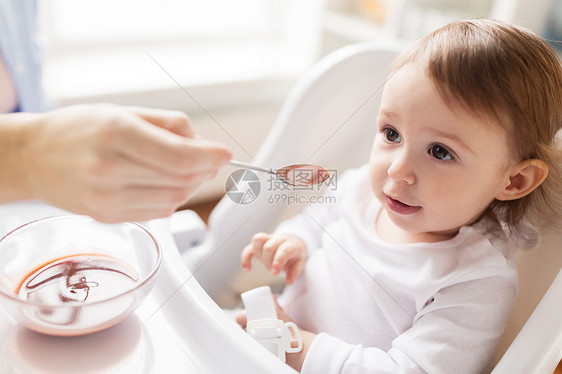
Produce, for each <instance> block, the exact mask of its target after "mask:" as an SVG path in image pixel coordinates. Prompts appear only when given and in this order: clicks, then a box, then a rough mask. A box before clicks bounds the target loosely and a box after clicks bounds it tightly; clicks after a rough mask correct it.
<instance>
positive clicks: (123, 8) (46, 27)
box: [39, 0, 320, 103]
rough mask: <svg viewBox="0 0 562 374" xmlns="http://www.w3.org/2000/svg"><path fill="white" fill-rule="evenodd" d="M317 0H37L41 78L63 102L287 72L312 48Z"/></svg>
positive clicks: (298, 68)
mask: <svg viewBox="0 0 562 374" xmlns="http://www.w3.org/2000/svg"><path fill="white" fill-rule="evenodd" d="M319 3H320V2H318V1H310V2H300V1H298V0H236V1H232V0H159V1H154V0H43V1H42V2H40V3H39V12H40V36H41V39H42V44H43V52H44V53H43V54H44V60H45V72H44V76H45V82H44V83H45V88H46V91H47V94H48V96H50V97H52V98H53V99H54V100H55V101H58V102H61V101H62V102H63V103H64V102H65V100H71V101H72V100H74V99H78V100H84V101H88V100H89V99H92V100H93V99H94V98H95V99H99V98H100V97H102V98H103V97H104V95H120V94H125V93H129V92H140V91H154V90H159V89H160V90H161V89H163V88H166V87H171V86H174V85H177V84H178V83H179V84H181V85H183V86H189V87H193V86H205V85H213V84H214V85H216V84H221V83H224V82H230V83H232V82H248V81H256V80H260V79H271V78H272V77H284V76H297V75H300V74H301V72H302V71H303V69H305V68H306V67H308V66H309V65H310V64H311V63H312V62H314V60H315V58H316V55H317V47H316V46H317V45H318V41H317V38H318V37H319V34H318V32H317V31H316V30H318V26H317V22H318V18H319V13H320V7H319V5H318V4H319ZM174 80H175V81H176V82H174Z"/></svg>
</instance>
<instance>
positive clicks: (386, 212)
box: [239, 20, 562, 374]
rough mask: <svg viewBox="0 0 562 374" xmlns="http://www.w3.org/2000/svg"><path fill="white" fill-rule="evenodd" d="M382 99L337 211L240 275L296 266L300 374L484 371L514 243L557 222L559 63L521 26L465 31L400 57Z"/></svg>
mask: <svg viewBox="0 0 562 374" xmlns="http://www.w3.org/2000/svg"><path fill="white" fill-rule="evenodd" d="M381 100H382V101H381V106H380V109H379V113H378V117H377V120H376V126H377V128H378V131H377V135H376V136H375V139H374V143H373V147H372V153H371V157H370V160H369V163H368V164H367V165H365V166H363V167H361V168H359V169H357V170H353V171H349V172H347V173H346V174H345V175H344V176H343V177H342V178H341V180H340V183H339V189H338V190H337V191H335V192H333V193H334V194H335V196H336V201H337V203H336V204H323V205H322V204H319V205H313V206H309V207H308V208H307V209H306V210H305V211H304V213H302V214H300V215H298V216H297V217H295V218H293V219H291V220H288V221H285V222H283V223H282V224H281V225H280V226H279V227H278V228H277V230H276V231H275V233H273V234H265V233H259V234H256V235H255V236H254V237H253V238H252V241H251V244H250V245H248V246H247V247H246V248H245V249H244V250H243V252H242V256H241V258H242V266H243V268H244V270H245V271H249V270H250V269H251V259H252V257H256V258H258V259H261V261H262V262H263V263H264V265H265V266H266V268H268V269H269V270H270V271H271V273H273V274H279V273H280V272H281V271H285V272H286V282H287V284H289V286H287V287H286V288H285V290H284V292H283V294H282V295H281V296H280V297H279V304H280V306H281V307H282V309H280V310H279V312H280V316H281V317H282V318H283V319H285V320H287V321H289V320H292V321H294V322H295V323H296V324H297V325H298V326H299V329H300V330H301V334H302V336H303V341H304V349H303V351H302V352H301V353H292V354H289V355H288V356H287V362H288V363H289V364H290V365H291V366H292V367H293V368H295V369H296V370H299V371H302V372H303V373H322V374H326V373H363V372H365V373H366V372H369V373H374V372H376V373H379V372H384V373H392V372H400V373H402V372H407V373H425V372H428V373H479V372H482V371H483V370H485V369H486V367H487V366H488V365H489V364H490V361H491V360H492V358H493V355H494V353H495V349H496V345H497V343H498V341H499V339H500V337H501V335H502V333H503V330H504V328H505V325H506V323H507V320H508V317H509V315H510V312H511V309H512V307H513V305H514V303H515V299H516V297H517V282H518V279H517V269H516V264H515V261H514V251H515V249H516V248H532V247H534V246H535V245H536V244H537V241H538V234H537V232H538V230H537V229H536V228H538V227H540V228H547V227H549V226H553V225H554V224H556V223H557V222H558V225H559V222H560V221H559V220H560V218H561V217H560V214H561V213H560V212H561V211H562V207H561V206H560V204H561V201H562V194H561V191H560V189H561V188H562V170H561V167H562V166H561V165H562V156H561V153H562V149H561V147H560V144H559V139H558V138H557V132H558V130H559V129H560V128H561V126H562V104H561V103H562V69H561V66H560V61H559V59H558V57H557V56H556V54H555V53H554V52H553V50H552V49H551V48H550V47H549V46H548V45H547V44H545V43H544V42H543V41H542V39H541V38H540V37H538V36H536V35H535V34H533V33H531V32H529V31H527V30H525V29H521V28H518V27H515V26H512V25H508V24H504V23H501V22H497V21H491V20H472V21H463V22H457V23H453V24H450V25H447V26H445V27H443V28H441V29H439V30H437V31H435V32H433V33H432V34H430V35H428V36H427V37H425V38H423V39H422V40H420V41H419V42H418V43H416V44H415V45H414V46H413V47H412V48H410V49H409V50H408V51H406V52H404V53H403V54H402V55H401V56H400V57H399V58H398V59H397V61H396V62H395V64H394V66H393V68H392V70H391V72H390V75H389V78H388V80H387V82H386V85H385V88H384V91H383V95H382V99H381ZM374 125H375V124H374ZM243 319H244V318H243V317H242V318H239V322H240V323H242V324H243V323H244V322H243Z"/></svg>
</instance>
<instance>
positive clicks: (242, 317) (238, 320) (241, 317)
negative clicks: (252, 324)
mask: <svg viewBox="0 0 562 374" xmlns="http://www.w3.org/2000/svg"><path fill="white" fill-rule="evenodd" d="M236 323H238V324H239V325H240V326H241V327H242V328H246V325H247V324H248V318H247V316H246V312H241V313H240V314H238V315H237V316H236Z"/></svg>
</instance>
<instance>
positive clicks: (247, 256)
mask: <svg viewBox="0 0 562 374" xmlns="http://www.w3.org/2000/svg"><path fill="white" fill-rule="evenodd" d="M252 257H254V246H253V245H251V244H248V245H247V246H245V247H244V249H243V250H242V253H241V254H240V262H241V263H242V269H243V270H244V271H245V272H248V271H250V270H252Z"/></svg>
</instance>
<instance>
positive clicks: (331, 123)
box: [175, 44, 562, 374]
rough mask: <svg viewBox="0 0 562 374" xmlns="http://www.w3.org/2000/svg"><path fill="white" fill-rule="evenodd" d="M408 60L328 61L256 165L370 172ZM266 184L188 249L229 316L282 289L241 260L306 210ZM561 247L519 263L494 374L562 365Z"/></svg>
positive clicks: (350, 52) (348, 55)
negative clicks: (397, 64)
mask: <svg viewBox="0 0 562 374" xmlns="http://www.w3.org/2000/svg"><path fill="white" fill-rule="evenodd" d="M399 52H400V48H398V47H397V46H389V45H381V44H359V45H353V46H348V47H345V48H343V49H341V50H339V51H336V52H334V53H333V54H331V55H329V56H327V57H325V58H324V59H323V60H321V61H320V62H319V63H318V64H317V65H316V66H314V68H313V69H312V70H311V71H310V72H309V73H308V75H306V76H305V77H304V78H303V79H302V80H301V81H300V83H299V84H298V85H297V87H296V88H295V89H294V91H293V92H292V93H291V95H290V96H289V97H288V99H287V100H286V102H285V105H284V106H283V108H282V110H281V112H280V114H279V116H278V119H277V121H276V122H275V124H274V126H273V128H272V129H271V132H270V133H269V135H268V136H267V138H266V140H265V142H264V144H263V145H262V147H261V148H260V151H259V153H258V154H257V156H256V157H255V159H254V160H253V163H255V164H257V165H262V166H266V167H279V166H283V165H289V164H293V163H315V164H319V165H322V166H324V167H326V168H328V169H330V170H336V171H337V173H338V174H339V175H341V174H342V173H343V171H344V170H346V169H348V168H352V167H358V166H360V165H362V164H364V163H365V162H366V161H367V160H368V157H369V152H370V147H371V142H372V139H373V137H374V133H375V131H376V124H375V118H376V114H377V111H378V106H379V102H380V96H381V91H382V86H383V84H384V83H385V80H386V79H387V73H388V70H389V68H390V66H391V64H392V62H393V61H394V59H395V58H396V56H397V55H398V53H399ZM259 177H260V182H261V191H260V195H259V196H258V197H257V199H256V200H255V201H253V202H252V203H248V204H237V203H235V202H233V201H232V200H231V199H230V198H229V197H228V196H225V197H224V198H222V200H221V201H220V203H219V204H218V206H217V207H216V208H215V209H214V211H213V212H212V214H211V216H210V221H209V226H208V233H207V235H206V238H205V241H204V243H203V244H202V245H200V246H199V247H195V248H190V249H186V248H185V246H184V245H183V246H182V243H178V244H179V245H178V246H179V248H180V251H183V258H184V260H185V261H186V263H187V264H188V267H189V268H190V269H191V271H192V272H193V274H194V276H195V277H196V279H197V280H198V281H199V283H200V284H201V285H202V286H203V288H204V289H205V291H207V293H208V294H209V295H210V296H211V297H212V298H213V299H214V300H215V301H216V302H217V303H218V304H219V305H221V306H223V307H230V306H233V305H236V303H237V302H238V296H239V294H240V293H241V292H243V291H246V290H248V289H250V288H252V287H255V286H258V285H262V284H264V283H271V282H275V279H273V278H271V277H267V276H266V275H265V274H266V272H265V271H263V272H262V273H261V276H260V277H259V278H256V277H255V276H251V275H243V274H242V272H241V266H240V252H241V250H242V249H243V247H244V246H245V245H246V244H247V243H249V241H250V238H251V237H252V235H253V234H255V233H256V232H259V231H271V230H272V229H273V228H274V227H275V226H276V225H277V224H278V223H279V222H280V221H281V220H282V219H284V218H286V217H288V216H290V215H292V214H294V213H296V212H297V211H298V210H300V209H302V207H303V205H304V204H292V205H290V206H289V204H286V205H283V204H281V203H279V200H280V199H279V197H280V196H282V194H287V195H290V194H296V193H298V194H299V196H300V195H301V194H302V193H303V191H279V190H276V189H275V188H274V187H275V186H273V185H271V182H270V181H268V180H267V178H268V177H267V176H264V175H260V176H259ZM307 193H310V191H308V192H307ZM276 194H277V195H276ZM304 196H308V195H304ZM287 197H289V196H287ZM305 200H306V198H305ZM175 219H181V216H180V215H178V216H177V217H176V218H175ZM560 243H562V236H560V235H558V236H550V237H548V238H547V241H545V243H543V245H542V246H541V248H539V249H537V250H535V251H534V252H532V253H521V254H520V255H519V259H518V261H519V267H520V277H521V282H520V283H521V287H520V296H519V299H518V302H517V306H516V310H515V311H514V313H513V316H512V318H511V321H510V323H509V326H508V328H507V329H506V332H505V336H504V337H503V340H502V343H501V345H500V348H499V349H498V353H497V358H498V359H499V358H501V360H499V362H498V364H497V366H496V367H495V369H494V370H493V372H494V373H496V374H516V373H521V374H533V373H536V374H550V373H552V371H553V370H554V368H555V367H556V365H557V363H558V362H559V361H560V358H561V357H562V354H561V353H562V318H560V317H559V315H558V313H559V312H560V311H561V307H562V273H561V274H559V275H558V277H556V279H555V280H554V282H552V280H553V279H554V277H555V276H556V274H558V273H559V270H560V269H561V265H562V244H560ZM528 265H532V266H531V267H529V266H528ZM533 269H534V270H533ZM252 273H254V272H252ZM248 280H249V281H248ZM277 281H278V279H277ZM551 283H552V285H551V286H550V288H549V289H548V292H547V293H546V295H545V296H544V297H542V295H543V294H544V292H545V291H546V289H547V288H548V287H549V285H550V284H551ZM527 285H531V286H530V287H529V286H527ZM541 297H542V299H541ZM539 301H540V303H539ZM537 304H538V307H537V308H536V310H535V312H534V313H533V315H532V316H531V317H530V318H529V315H530V314H531V312H532V310H533V308H534V307H535V306H536V305H537ZM527 319H528V320H527ZM525 321H526V323H525ZM523 324H525V326H524V327H523V329H521V326H522V325H523ZM519 329H521V332H520V333H519V335H518V336H517V338H516V339H515V340H513V339H514V337H515V335H517V332H518V331H519ZM512 340H513V342H512ZM508 346H509V349H508V350H507V352H506V353H505V354H504V355H503V357H502V354H503V352H504V351H505V350H506V349H507V347H508Z"/></svg>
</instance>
